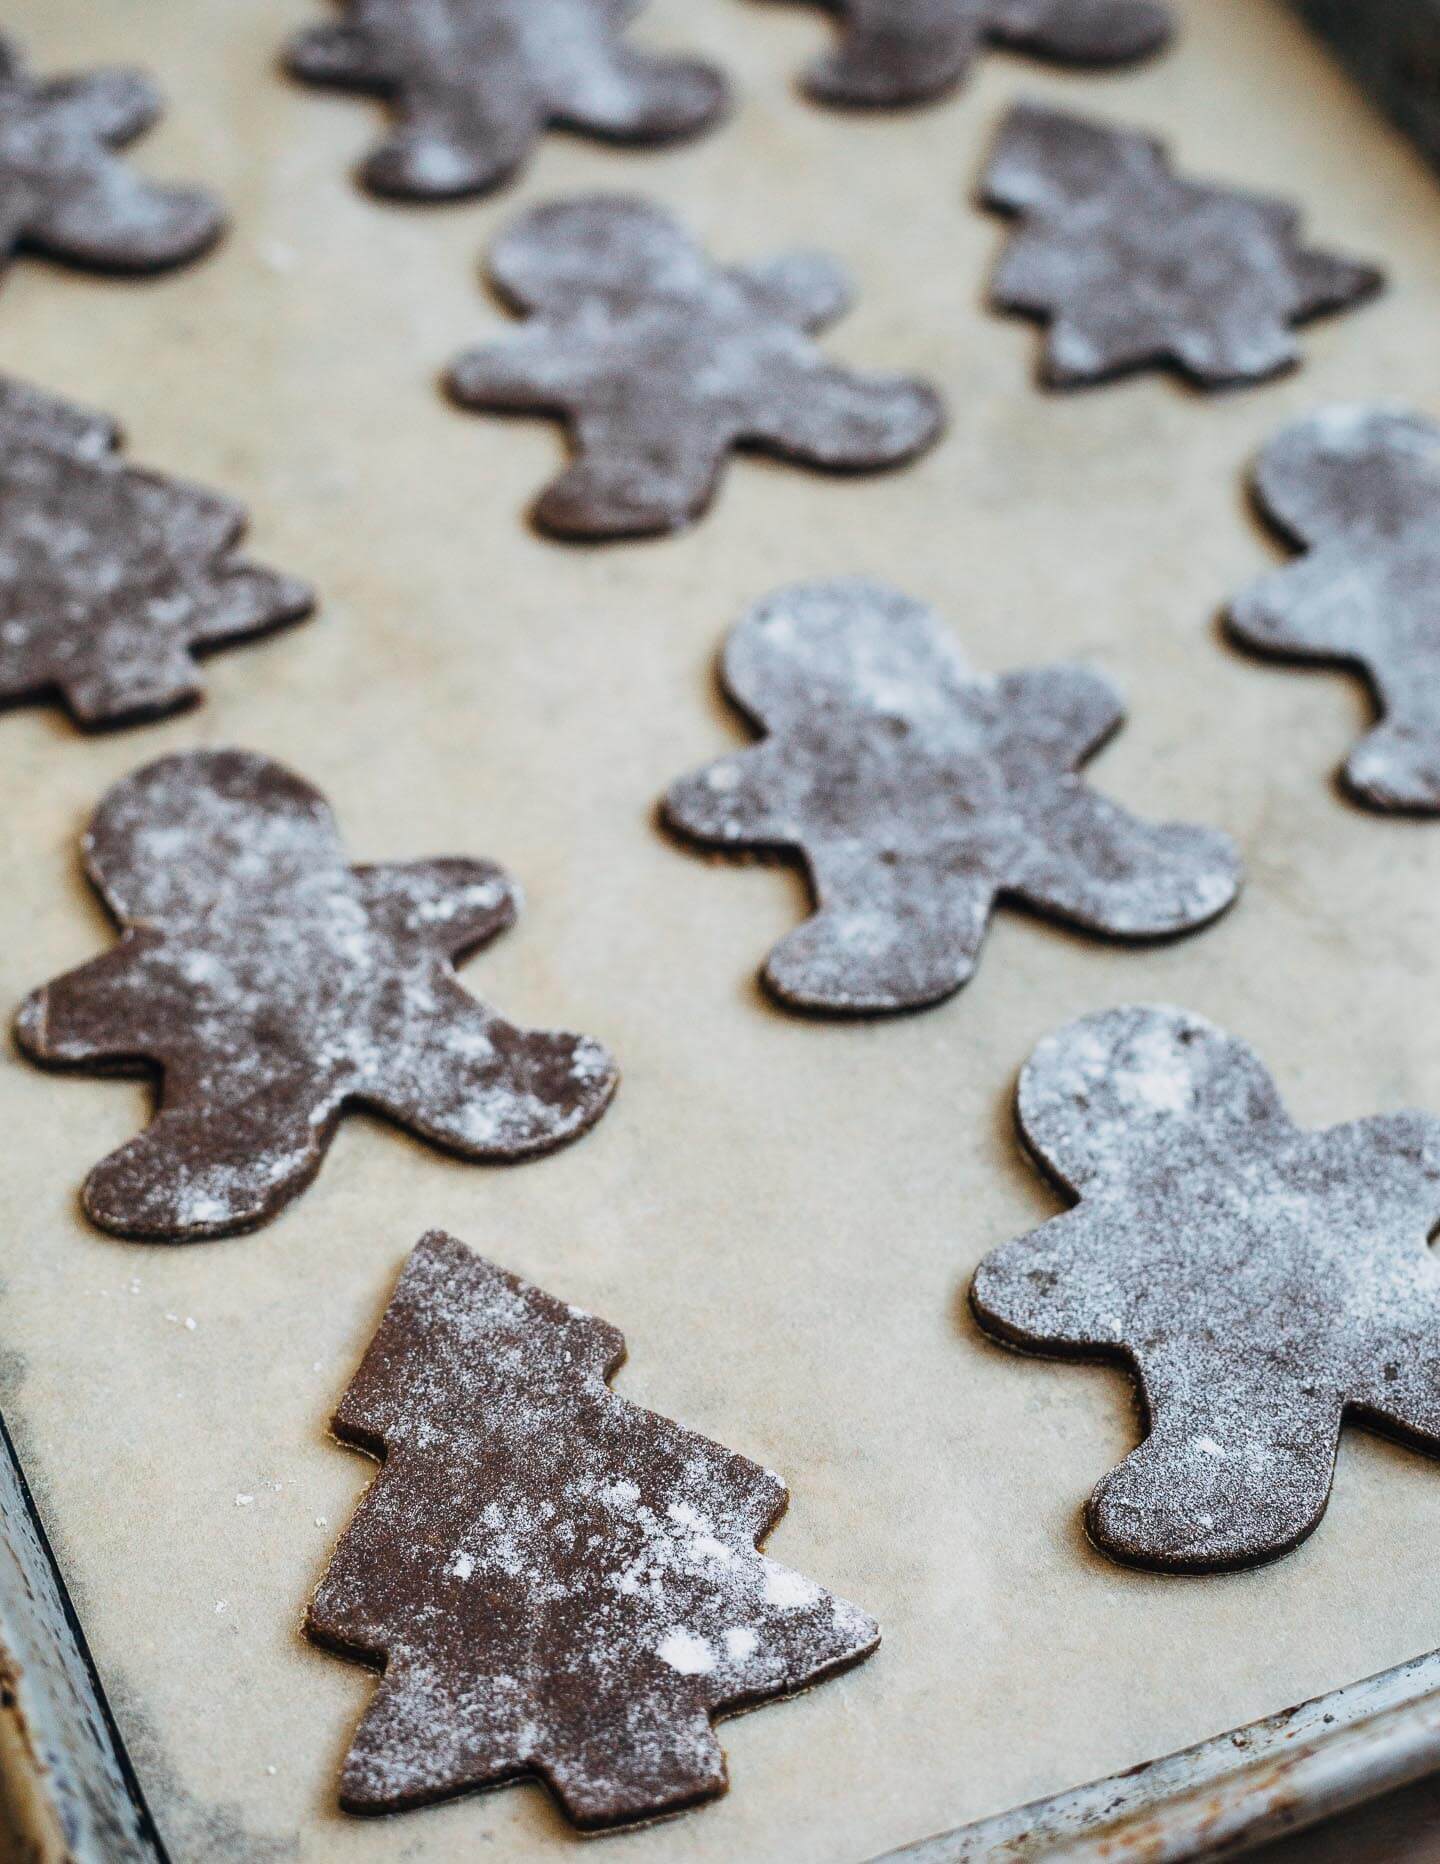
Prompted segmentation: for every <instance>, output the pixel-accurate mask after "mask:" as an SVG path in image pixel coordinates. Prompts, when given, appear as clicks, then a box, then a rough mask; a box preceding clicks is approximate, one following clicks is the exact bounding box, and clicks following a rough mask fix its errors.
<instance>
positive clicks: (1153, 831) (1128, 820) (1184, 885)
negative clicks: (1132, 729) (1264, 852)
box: [1003, 778, 1241, 939]
mask: <svg viewBox="0 0 1440 1864" xmlns="http://www.w3.org/2000/svg"><path fill="white" fill-rule="evenodd" d="M1012 861H1013V865H1012V866H1011V867H1010V869H1009V871H1008V873H1007V874H1006V876H1005V878H1004V883H1003V886H1004V891H1005V892H1007V893H1010V894H1013V895H1014V896H1015V897H1016V898H1017V899H1021V900H1024V901H1026V902H1027V903H1028V904H1029V905H1031V906H1034V907H1036V908H1037V909H1039V910H1040V911H1043V912H1052V913H1055V914H1057V915H1058V916H1059V917H1061V918H1062V919H1067V920H1069V921H1071V922H1072V923H1073V924H1075V925H1078V926H1082V927H1084V928H1085V929H1086V930H1087V931H1091V932H1103V933H1108V934H1109V935H1110V936H1111V937H1114V938H1139V939H1147V938H1166V937H1169V936H1172V935H1174V934H1176V933H1180V932H1190V931H1194V930H1195V929H1196V928H1197V927H1199V926H1202V925H1205V924H1207V923H1208V922H1209V921H1210V920H1212V919H1214V918H1216V917H1218V915H1219V914H1220V913H1222V912H1224V910H1225V908H1226V907H1227V906H1229V905H1231V904H1232V902H1233V901H1234V899H1235V897H1236V895H1237V893H1238V892H1239V890H1240V876H1241V869H1240V857H1239V854H1238V852H1237V850H1236V848H1235V844H1234V843H1233V842H1232V841H1231V839H1230V837H1229V836H1228V835H1225V834H1222V833H1220V832H1219V831H1217V830H1214V829H1207V828H1197V827H1193V826H1191V825H1190V824H1188V823H1178V822H1173V823H1160V824H1154V823H1149V822H1143V821H1141V820H1140V818H1139V817H1138V816H1133V815H1131V814H1130V812H1129V811H1128V810H1126V809H1122V808H1121V807H1120V806H1119V805H1118V804H1116V803H1112V802H1110V801H1108V800H1107V799H1106V798H1104V797H1102V796H1097V795H1096V794H1095V792H1094V791H1093V790H1090V789H1087V788H1086V786H1085V785H1084V784H1083V783H1082V782H1081V781H1080V780H1079V779H1078V778H1070V779H1068V780H1064V781H1062V782H1060V783H1058V784H1056V785H1055V786H1054V787H1053V788H1052V787H1049V786H1047V787H1046V790H1045V793H1044V796H1043V799H1041V800H1038V801H1036V802H1034V803H1033V804H1032V806H1031V807H1030V808H1029V809H1028V810H1027V814H1026V821H1025V834H1024V837H1023V841H1022V843H1021V844H1020V845H1018V846H1017V848H1016V851H1015V853H1014V855H1013V857H1012Z"/></svg>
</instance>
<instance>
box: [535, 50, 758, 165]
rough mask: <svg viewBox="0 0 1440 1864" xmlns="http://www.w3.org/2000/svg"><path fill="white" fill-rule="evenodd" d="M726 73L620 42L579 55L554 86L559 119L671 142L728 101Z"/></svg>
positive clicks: (595, 131) (606, 132) (622, 137)
mask: <svg viewBox="0 0 1440 1864" xmlns="http://www.w3.org/2000/svg"><path fill="white" fill-rule="evenodd" d="M727 95H728V92H727V86H726V84H725V80H724V78H723V77H722V76H721V75H720V73H719V72H718V71H717V70H716V69H715V68H714V66H713V65H706V64H702V63H701V62H700V61H699V60H698V59H683V58H650V57H647V56H646V55H645V54H644V53H641V52H634V51H629V50H627V49H625V48H623V47H617V48H616V49H615V51H614V54H613V56H612V57H610V58H608V59H605V60H604V61H603V62H602V61H601V60H600V59H598V58H585V59H577V60H576V64H575V68H574V69H573V70H571V71H567V72H564V73H562V74H560V75H559V76H558V78H557V79H556V81H555V82H554V83H553V84H552V87H551V107H552V109H553V110H554V113H555V119H556V121H557V122H560V123H563V124H565V125H567V126H568V127H571V128H574V129H582V130H588V131H589V132H590V133H591V134H592V135H596V136H613V137H615V138H616V139H617V140H618V141H623V142H632V141H633V142H671V141H675V140H678V139H679V138H680V137H683V136H693V135H696V134H697V133H698V132H699V131H700V130H702V129H704V128H705V127H706V126H707V125H708V124H710V123H713V122H714V121H715V120H716V118H717V117H719V115H720V113H721V112H722V111H723V110H724V108H725V104H726V100H727Z"/></svg>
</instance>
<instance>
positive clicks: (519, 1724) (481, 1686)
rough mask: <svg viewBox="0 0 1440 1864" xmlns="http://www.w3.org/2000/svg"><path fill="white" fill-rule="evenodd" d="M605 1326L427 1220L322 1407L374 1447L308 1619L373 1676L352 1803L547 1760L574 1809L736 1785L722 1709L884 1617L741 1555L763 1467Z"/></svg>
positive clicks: (649, 1804) (835, 1657)
mask: <svg viewBox="0 0 1440 1864" xmlns="http://www.w3.org/2000/svg"><path fill="white" fill-rule="evenodd" d="M624 1357H625V1342H624V1340H623V1339H622V1337H621V1336H620V1334H619V1333H617V1332H616V1330H615V1329H614V1328H613V1327H609V1326H607V1325H606V1324H605V1322H604V1321H602V1320H596V1319H595V1318H594V1317H593V1316H592V1315H590V1314H587V1313H584V1312H583V1311H582V1310H581V1309H579V1308H576V1307H571V1306H568V1305H567V1304H566V1303H564V1302H562V1301H557V1300H554V1299H553V1298H552V1297H551V1296H549V1295H547V1294H543V1293H541V1291H540V1290H539V1289H538V1288H535V1287H532V1286H531V1285H530V1284H529V1283H528V1282H523V1281H521V1280H519V1279H518V1278H517V1277H516V1276H513V1275H507V1274H506V1273H505V1272H504V1271H503V1270H501V1269H498V1268H494V1267H492V1266H491V1265H490V1263H488V1262H485V1261H483V1260H482V1259H481V1258H480V1257H479V1256H476V1255H473V1254H472V1253H471V1252H470V1251H469V1250H468V1249H466V1248H465V1247H464V1245H463V1244H461V1243H458V1242H456V1241H455V1239H454V1238H453V1237H450V1236H443V1235H440V1234H432V1235H430V1236H427V1237H425V1238H424V1240H423V1241H422V1242H421V1243H420V1245H419V1247H418V1248H417V1249H416V1250H415V1252H414V1254H413V1255H412V1256H411V1257H410V1260H409V1262H408V1263H407V1264H406V1266H405V1271H404V1273H403V1274H402V1276H401V1277H400V1284H399V1286H398V1287H397V1289H396V1290H395V1294H394V1297H393V1299H392V1300H391V1302H390V1306H389V1308H388V1309H387V1310H386V1313H385V1318H384V1319H383V1320H382V1321H381V1323H380V1330H379V1332H378V1333H377V1334H376V1336H375V1339H374V1341H373V1342H372V1343H371V1346H370V1349H369V1351H368V1352H367V1353H366V1355H365V1358H364V1360H363V1361H362V1363H361V1366H360V1370H359V1371H358V1372H357V1373H356V1375H355V1378H354V1380H353V1382H352V1384H351V1386H350V1389H349V1391H348V1392H347V1393H346V1394H345V1399H344V1402H343V1403H342V1404H341V1406H340V1409H339V1411H338V1413H337V1414H336V1417H335V1434H336V1435H337V1436H338V1437H339V1438H340V1440H341V1441H342V1442H343V1443H349V1444H353V1445H354V1446H355V1447H356V1448H357V1449H360V1450H364V1451H366V1452H367V1453H368V1454H370V1455H371V1456H374V1457H377V1458H379V1459H380V1461H381V1464H382V1467H381V1469H380V1473H379V1474H378V1475H377V1476H376V1478H375V1481H374V1483H373V1484H372V1485H371V1488H370V1492H369V1494H368V1495H366V1497H365V1499H364V1501H363V1502H362V1503H361V1504H360V1508H359V1512H358V1513H357V1514H356V1516H355V1519H354V1520H353V1521H352V1522H351V1524H350V1527H349V1528H348V1529H347V1531H346V1533H345V1535H344V1537H343V1539H342V1540H341V1541H340V1544H339V1546H338V1548H337V1549H336V1552H335V1556H334V1558H333V1560H332V1561H331V1563H330V1568H329V1571H328V1572H327V1573H326V1575H325V1577H324V1579H323V1580H322V1581H321V1583H320V1587H319V1590H318V1591H317V1592H316V1594H315V1598H314V1601H313V1603H312V1604H311V1607H310V1614H309V1618H308V1621H307V1627H308V1629H309V1632H310V1635H311V1636H312V1637H313V1638H315V1639H316V1640H317V1641H318V1642H320V1643H322V1644H324V1645H326V1646H327V1647H328V1648H329V1649H331V1650H334V1651H337V1652H338V1653H339V1654H340V1655H341V1656H345V1657H350V1658H352V1659H354V1660H355V1661H357V1662H361V1663H370V1664H374V1665H376V1666H377V1667H378V1668H381V1669H383V1671H384V1675H383V1678H382V1680H381V1683H380V1686H379V1688H378V1689H377V1691H376V1693H375V1696H374V1699H373V1700H372V1702H371V1704H370V1707H369V1708H368V1709H367V1710H366V1713H365V1717H364V1719H363V1720H362V1722H361V1723H360V1727H359V1729H358V1730H357V1732H356V1735H355V1738H354V1741H353V1742H352V1743H351V1747H350V1752H349V1754H348V1755H347V1756H346V1759H345V1765H344V1769H343V1772H342V1775H341V1784H340V1795H341V1804H342V1806H343V1807H344V1808H345V1809H346V1811H349V1812H372V1813H373V1812H400V1811H404V1810H406V1809H407V1808H409V1807H412V1806H421V1805H425V1804H428V1803H430V1802H433V1801H435V1800H438V1799H447V1798H451V1797H453V1796H454V1795H455V1794H457V1793H463V1792H468V1791H471V1790H473V1789H474V1788H477V1787H485V1786H498V1785H501V1784H503V1783H505V1782H507V1781H511V1780H516V1779H521V1778H525V1777H535V1776H538V1777H539V1778H540V1779H542V1780H543V1781H544V1782H545V1784H546V1785H547V1786H548V1787H549V1788H550V1790H551V1792H552V1793H554V1795H555V1797H556V1798H557V1799H558V1800H559V1802H560V1804H561V1805H562V1806H563V1808H564V1809H565V1811H566V1812H567V1813H568V1814H569V1816H570V1817H571V1818H572V1819H573V1820H574V1821H575V1823H576V1824H577V1825H580V1826H584V1827H587V1828H595V1827H602V1826H613V1825H620V1824H629V1823H633V1822H634V1821H637V1820H641V1819H653V1818H656V1817H659V1816H661V1815H662V1814H665V1813H670V1812H679V1811H682V1810H684V1808H686V1807H687V1806H691V1805H695V1804H697V1803H698V1802H700V1801H702V1800H706V1799H711V1798H713V1797H714V1796H715V1795H716V1794H717V1793H723V1792H724V1791H725V1787H726V1778H725V1757H724V1755H723V1754H722V1753H721V1751H720V1745H719V1743H718V1742H717V1741H716V1739H715V1735H714V1731H713V1729H712V1727H711V1724H712V1722H713V1721H714V1720H715V1719H716V1718H717V1717H719V1716H721V1715H725V1714H729V1713H733V1712H734V1711H735V1710H737V1709H741V1708H749V1707H752V1706H754V1705H755V1704H757V1703H761V1702H766V1701H768V1700H770V1699H771V1698H773V1697H776V1696H781V1695H787V1694H789V1693H791V1692H793V1691H794V1690H797V1689H803V1688H806V1687H808V1686H809V1685H810V1684H812V1683H816V1682H819V1681H820V1680H821V1679H822V1678H824V1677H826V1676H830V1675H833V1674H834V1673H835V1672H836V1671H837V1670H841V1669H844V1668H846V1667H847V1666H848V1665H850V1664H853V1663H857V1662H859V1661H860V1659H861V1658H863V1657H867V1656H869V1654H870V1653H871V1651H873V1650H874V1649H875V1646H876V1645H877V1643H878V1642H879V1630H878V1627H877V1626H876V1625H875V1623H874V1621H873V1620H872V1619H870V1618H868V1617H866V1615H865V1614H864V1613H863V1612H861V1611H859V1610H857V1609H856V1607H855V1606H853V1605H848V1604H846V1603H845V1602H844V1601H843V1600H841V1599H837V1598H835V1597H834V1596H833V1595H832V1594H830V1593H828V1592H826V1591H825V1590H824V1589H823V1588H822V1587H820V1586H818V1585H816V1584H815V1583H814V1582H813V1581H812V1580H809V1579H806V1578H804V1577H802V1576H801V1575H800V1574H799V1573H795V1572H792V1571H790V1569H789V1568H788V1567H784V1566H780V1565H777V1563H776V1562H775V1561H773V1560H770V1559H767V1558H766V1557H765V1556H764V1555H763V1554H761V1553H759V1552H758V1551H757V1542H759V1541H762V1540H763V1539H764V1538H765V1536H766V1535H767V1534H768V1533H769V1532H770V1530H771V1529H772V1528H773V1527H774V1525H775V1523H776V1522H777V1521H778V1520H779V1518H780V1516H781V1515H782V1514H783V1513H784V1510H785V1504H786V1501H787V1499H788V1497H787V1495H786V1491H785V1485H784V1483H783V1482H782V1481H781V1480H780V1478H779V1477H778V1476H777V1475H774V1474H772V1473H771V1471H769V1470H766V1469H761V1468H759V1467H757V1465H756V1464H754V1463H751V1462H748V1461H747V1460H746V1459H745V1458H744V1457H743V1456H736V1455H734V1454H733V1453H732V1452H731V1451H729V1450H724V1449H721V1447H720V1446H719V1445H718V1444H716V1443H711V1442H710V1441H709V1440H708V1439H706V1438H704V1437H701V1436H697V1435H696V1434H695V1432H694V1431H691V1430H686V1429H684V1428H683V1427H682V1426H680V1425H679V1424H673V1423H671V1422H670V1420H669V1419H668V1418H664V1417H660V1416H657V1415H656V1413H655V1412H653V1411H645V1410H642V1409H641V1408H640V1406H639V1405H635V1404H630V1403H628V1402H627V1401H626V1400H625V1399H623V1398H620V1397H617V1396H616V1394H615V1393H614V1392H612V1391H611V1390H610V1388H609V1384H608V1381H609V1379H610V1378H611V1377H612V1375H613V1374H614V1373H615V1371H616V1370H617V1368H618V1367H619V1365H620V1363H621V1361H622V1360H623V1359H624Z"/></svg>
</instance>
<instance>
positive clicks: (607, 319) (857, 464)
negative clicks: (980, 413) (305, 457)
mask: <svg viewBox="0 0 1440 1864" xmlns="http://www.w3.org/2000/svg"><path fill="white" fill-rule="evenodd" d="M491 274H492V277H493V279H494V282H495V285H496V287H497V289H498V290H499V291H500V292H501V293H502V294H503V295H504V297H505V298H506V299H508V301H509V302H510V303H511V304H512V305H514V307H515V308H516V309H517V310H519V311H521V312H523V313H525V314H526V317H527V321H526V323H525V326H524V328H523V329H521V330H520V331H518V332H517V333H516V334H515V335H513V336H511V337H508V338H507V339H506V340H505V341H504V342H502V343H494V344H491V345H489V346H488V347H486V348H484V349H478V350H472V351H470V352H469V353H468V354H467V355H464V356H462V357H461V358H460V359H459V360H458V362H456V363H455V365H454V366H453V368H452V369H451V371H450V374H449V378H448V380H449V386H450V390H451V393H452V394H453V395H454V396H455V398H456V399H457V400H458V401H460V402H461V403H463V404H464V405H465V406H466V407H471V408H480V409H484V410H487V411H494V412H506V411H511V412H534V413H538V414H552V415H560V416H563V418H564V419H565V421H566V423H567V426H568V427H569V430H570V437H571V442H572V445H573V449H574V454H575V459H574V464H573V465H572V466H571V467H570V469H569V470H568V471H567V472H566V473H564V474H563V475H562V476H561V477H560V478H559V479H557V480H556V481H555V482H554V484H553V485H551V486H550V488H549V489H548V490H547V491H546V493H545V494H544V496H543V497H542V498H541V499H540V501H539V503H538V505H537V506H536V508H535V519H536V522H537V524H539V525H540V527H541V528H542V529H543V530H546V531H549V532H551V533H553V534H554V535H556V536H560V537H577V538H581V537H584V538H613V537H639V536H648V535H651V534H653V533H656V532H662V531H674V530H678V529H679V528H680V527H681V526H683V525H685V524H687V523H688V522H689V521H690V520H691V519H692V518H695V517H698V516H699V515H700V513H701V512H703V511H704V510H705V508H706V507H707V506H708V505H709V503H710V501H711V499H712V498H713V496H714V494H715V490H716V486H717V484H718V482H719V479H720V474H721V471H722V469H723V467H724V463H725V458H726V455H727V454H728V453H730V451H731V450H732V449H733V448H735V447H740V446H748V447H754V448H758V449H760V450H762V451H764V452H766V453H770V454H773V455H776V456H777V457H779V458H781V459H786V460H792V461H795V462H796V463H798V464H801V465H807V466H818V467H828V468H830V469H832V470H835V471H844V472H867V471H870V472H873V471H875V470H877V469H879V468H882V467H888V466H896V465H899V464H900V463H901V462H902V461H905V460H908V459H912V458H914V456H915V455H916V454H917V453H920V452H923V451H924V449H925V448H926V447H928V446H930V445H931V443H932V442H933V441H934V440H935V439H936V438H937V436H938V435H939V433H940V429H941V425H942V419H943V416H942V410H941V406H940V402H939V400H938V398H937V397H936V395H935V394H934V392H933V391H932V390H931V389H929V388H927V387H926V386H925V385H924V384H923V383H921V382H916V381H913V380H911V379H910V378H908V377H905V376H895V375H862V374H860V373H858V372H857V371H856V370H853V369H846V368H843V367H841V366H840V365H839V364H837V363H832V362H831V361H829V360H828V359H827V357H826V356H825V354H824V352H823V351H822V350H821V349H820V347H819V346H818V344H816V343H815V342H814V341H813V338H812V334H811V333H812V332H815V331H819V330H822V329H824V328H825V326H826V325H827V324H830V323H833V322H834V321H835V319H836V318H837V317H839V316H840V314H841V313H842V312H843V311H844V309H845V308H846V305H847V303H848V300H849V286H848V283H847V281H846V279H845V277H844V274H843V273H842V272H841V271H840V269H839V267H838V266H836V265H835V264H834V263H833V261H831V260H829V259H827V258H825V257H824V256H823V255H820V254H815V253H789V254H786V255H784V256H783V257H780V258H777V259H774V260H771V261H770V262H769V263H768V264H763V265H757V266H748V267H747V266H731V267H721V266H718V265H716V264H715V263H714V262H713V261H712V260H711V259H710V258H708V257H707V255H706V254H705V253H704V252H703V251H702V250H701V248H700V247H699V246H697V245H696V244H695V242H694V241H693V240H692V239H691V238H690V237H689V235H688V234H687V233H686V232H685V230H684V229H683V228H682V227H681V226H680V225H679V224H678V223H677V222H676V221H675V220H674V219H672V218H671V216H670V215H669V214H667V213H665V212H664V211H663V209H661V208H659V207H656V206H654V205H652V204H651V203H650V202H648V201H640V200H631V199H628V198H625V197H623V196H611V195H595V196H591V197H587V198H584V199H580V200H573V201H561V202H555V203H552V204H550V205H548V206H544V207H537V208H532V209H531V210H530V211H529V212H528V213H525V214H522V215H521V217H520V218H519V219H518V220H517V221H516V222H515V223H514V224H513V225H512V226H511V227H510V229H509V230H508V231H507V232H506V233H505V234H504V235H502V237H501V239H500V240H499V242H498V244H497V245H496V247H495V249H494V251H493V253H492V255H491Z"/></svg>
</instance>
